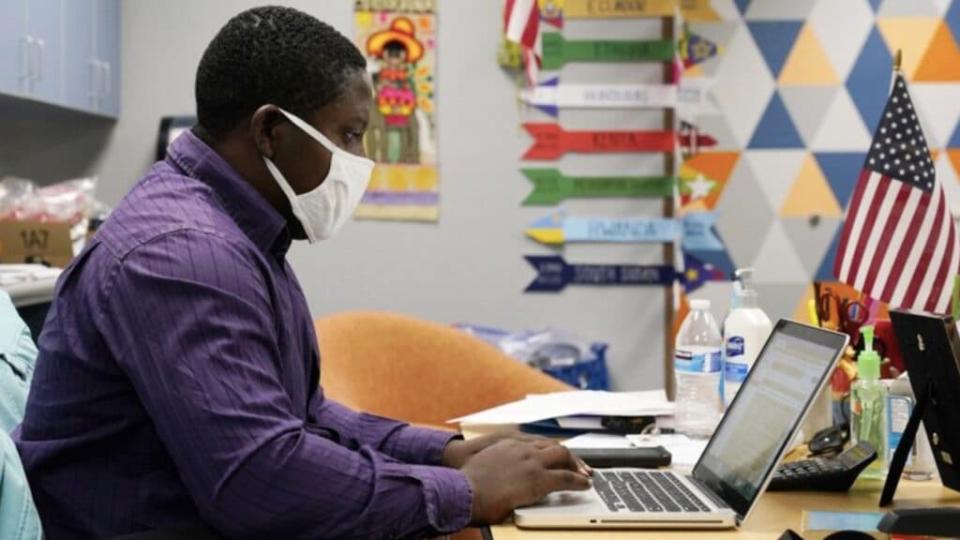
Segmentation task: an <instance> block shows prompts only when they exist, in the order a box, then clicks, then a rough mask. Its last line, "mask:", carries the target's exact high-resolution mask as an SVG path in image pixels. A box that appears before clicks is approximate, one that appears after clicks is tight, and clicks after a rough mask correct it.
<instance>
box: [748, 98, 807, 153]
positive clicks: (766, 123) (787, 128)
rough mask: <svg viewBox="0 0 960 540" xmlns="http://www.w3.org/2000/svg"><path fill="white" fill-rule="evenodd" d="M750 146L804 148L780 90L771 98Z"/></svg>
mask: <svg viewBox="0 0 960 540" xmlns="http://www.w3.org/2000/svg"><path fill="white" fill-rule="evenodd" d="M748 148H751V149H753V148H803V140H802V139H801V138H800V134H799V133H797V128H796V126H794V125H793V120H792V119H791V118H790V114H789V113H787V107H786V106H785V105H784V104H783V98H782V97H780V92H774V94H773V97H771V98H770V103H769V104H767V110H765V111H764V112H763V116H761V117H760V123H759V124H757V129H756V130H755V131H754V132H753V137H751V138H750V144H749V145H748Z"/></svg>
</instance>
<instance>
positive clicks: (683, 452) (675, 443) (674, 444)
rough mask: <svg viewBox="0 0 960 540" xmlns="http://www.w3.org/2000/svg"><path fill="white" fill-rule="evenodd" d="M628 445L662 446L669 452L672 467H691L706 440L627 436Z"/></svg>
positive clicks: (705, 444) (676, 436)
mask: <svg viewBox="0 0 960 540" xmlns="http://www.w3.org/2000/svg"><path fill="white" fill-rule="evenodd" d="M626 438H627V440H628V441H630V444H632V445H633V446H636V447H638V448H644V447H651V446H662V447H664V448H666V449H667V451H668V452H670V455H671V460H670V463H671V464H672V465H679V466H682V467H692V466H694V465H696V464H697V461H698V460H699V459H700V455H701V454H703V450H704V449H705V448H706V447H707V443H708V442H709V441H708V440H707V439H691V438H690V437H687V436H686V435H679V434H676V435H675V434H670V435H627V437H626Z"/></svg>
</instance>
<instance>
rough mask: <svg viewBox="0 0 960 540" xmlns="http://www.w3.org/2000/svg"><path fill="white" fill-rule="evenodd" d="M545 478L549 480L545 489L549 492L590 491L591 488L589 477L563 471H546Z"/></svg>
mask: <svg viewBox="0 0 960 540" xmlns="http://www.w3.org/2000/svg"><path fill="white" fill-rule="evenodd" d="M547 478H548V479H549V480H548V483H547V488H548V489H549V491H550V492H553V491H568V490H575V491H583V490H585V489H590V486H591V482H590V478H589V477H586V476H584V475H582V474H580V473H576V472H573V471H568V470H564V469H561V470H552V471H547Z"/></svg>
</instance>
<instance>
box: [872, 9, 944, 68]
mask: <svg viewBox="0 0 960 540" xmlns="http://www.w3.org/2000/svg"><path fill="white" fill-rule="evenodd" d="M940 24H941V19H939V18H936V17H882V18H879V19H877V26H878V27H879V28H880V35H882V36H883V39H884V41H886V42H887V48H888V49H890V50H891V51H896V50H897V49H900V50H902V51H903V59H902V61H901V65H900V69H901V70H903V72H904V74H906V76H907V78H908V79H909V78H912V77H913V76H914V74H915V73H916V70H917V67H918V66H919V65H920V61H921V60H922V59H923V53H924V51H926V50H927V47H928V46H929V45H930V41H931V40H932V39H933V34H934V32H936V30H937V27H938V26H939V25H940Z"/></svg>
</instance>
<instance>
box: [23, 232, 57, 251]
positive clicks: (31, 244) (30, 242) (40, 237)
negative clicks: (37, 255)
mask: <svg viewBox="0 0 960 540" xmlns="http://www.w3.org/2000/svg"><path fill="white" fill-rule="evenodd" d="M49 238H50V231H48V230H46V229H40V230H37V229H24V230H22V231H20V239H21V240H23V247H24V248H26V249H47V241H48V240H49Z"/></svg>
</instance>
